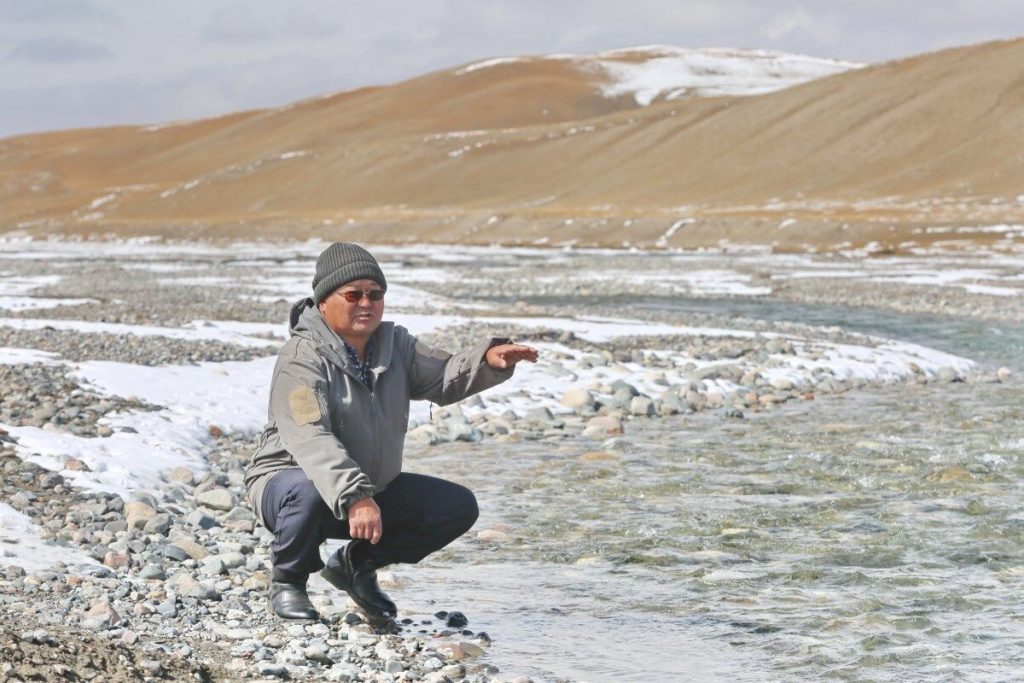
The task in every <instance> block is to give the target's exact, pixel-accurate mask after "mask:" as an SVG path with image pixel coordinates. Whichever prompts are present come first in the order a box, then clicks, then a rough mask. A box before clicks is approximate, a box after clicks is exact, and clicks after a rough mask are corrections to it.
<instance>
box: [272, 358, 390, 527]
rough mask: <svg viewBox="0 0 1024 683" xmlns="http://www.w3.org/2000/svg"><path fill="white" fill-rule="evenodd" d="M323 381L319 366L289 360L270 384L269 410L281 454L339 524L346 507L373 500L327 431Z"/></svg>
mask: <svg viewBox="0 0 1024 683" xmlns="http://www.w3.org/2000/svg"><path fill="white" fill-rule="evenodd" d="M326 378H327V375H326V372H325V369H324V367H323V365H322V361H319V359H318V360H316V361H309V360H304V359H301V358H299V357H297V356H293V357H292V358H290V359H288V360H287V361H285V362H284V364H283V365H282V367H281V368H280V371H279V372H278V374H277V376H276V377H275V378H274V383H273V386H271V388H270V408H271V414H272V415H273V417H274V419H275V421H276V422H277V429H278V434H279V436H280V438H281V444H282V445H283V446H284V448H285V450H287V451H288V453H290V454H291V456H292V458H294V459H295V462H296V463H297V464H298V466H299V467H301V468H302V470H303V472H305V473H306V476H307V477H309V479H310V480H311V481H312V482H313V485H314V486H315V487H316V490H317V491H318V492H319V493H320V497H321V498H323V499H324V502H325V503H327V507H329V508H330V509H331V511H332V512H333V513H334V516H335V517H337V518H338V519H345V518H346V516H347V509H348V506H349V505H351V504H352V503H355V502H356V501H358V500H361V499H363V498H368V497H370V496H372V495H373V484H372V483H371V482H370V478H369V477H367V476H366V474H364V473H363V471H362V470H361V469H360V468H359V465H358V463H356V462H355V461H354V460H353V459H352V458H350V457H349V454H348V451H347V450H346V449H345V447H344V446H343V445H342V443H341V441H339V440H338V438H337V437H336V436H335V435H334V433H333V432H332V430H331V416H330V410H329V409H328V405H327V381H326Z"/></svg>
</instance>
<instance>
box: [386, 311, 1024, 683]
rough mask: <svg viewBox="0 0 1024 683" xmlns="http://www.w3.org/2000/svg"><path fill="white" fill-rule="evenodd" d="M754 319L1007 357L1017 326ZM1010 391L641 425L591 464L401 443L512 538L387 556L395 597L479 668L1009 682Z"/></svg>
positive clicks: (1023, 416)
mask: <svg viewBox="0 0 1024 683" xmlns="http://www.w3.org/2000/svg"><path fill="white" fill-rule="evenodd" d="M700 305H701V306H704V307H708V306H710V305H709V304H708V303H706V302H703V303H701V304H700ZM762 305H763V303H762ZM735 306H736V302H734V301H733V302H721V306H720V309H719V310H710V311H709V312H721V313H728V312H729V311H730V307H735ZM711 308H713V306H711ZM759 310H760V311H761V312H762V313H763V312H764V309H759ZM771 310H772V313H770V314H764V315H762V317H769V316H770V317H773V318H776V319H786V320H793V321H796V322H809V323H814V324H827V325H832V324H842V325H844V326H845V327H847V328H849V329H858V331H870V332H876V333H887V334H888V336H893V337H897V338H902V339H908V340H911V341H916V342H919V343H928V344H929V345H931V346H934V347H936V348H940V349H943V350H946V351H952V352H959V353H963V354H964V355H968V356H969V357H972V358H974V359H976V360H979V361H981V362H983V363H986V364H992V365H999V364H1010V365H1011V367H1013V368H1014V369H1015V370H1016V371H1017V373H1016V375H1015V376H1019V374H1020V372H1019V371H1020V370H1021V369H1024V368H1022V367H1021V365H1022V363H1021V355H1020V349H1021V347H1022V344H1024V333H1022V331H1021V328H1019V327H1015V326H1013V325H995V326H993V325H983V324H978V323H976V322H972V321H955V320H948V321H942V320H939V319H932V320H926V319H923V318H917V319H915V318H908V317H907V316H899V315H897V314H885V313H879V312H871V314H870V315H865V316H864V318H863V320H861V321H860V324H858V322H857V321H856V320H853V321H851V319H850V318H849V315H847V316H846V317H843V315H839V314H838V313H837V314H835V315H833V317H831V318H830V317H829V316H828V315H826V314H825V313H823V312H822V309H821V308H820V307H801V306H792V305H786V304H777V303H776V304H773V305H772V309H771ZM733 312H735V311H733ZM742 313H743V314H745V315H749V317H755V315H754V311H744V312H742ZM839 313H842V311H840V312H839ZM871 326H874V327H871ZM969 351H973V353H969ZM1021 388H1022V385H1021V383H1020V382H1019V380H1013V381H1011V382H1010V383H1006V384H975V383H956V384H942V385H939V384H931V385H905V386H895V387H884V388H877V389H865V390H861V391H857V392H851V393H847V394H843V395H838V396H833V395H830V396H825V397H819V398H818V399H817V400H814V401H808V402H800V403H790V404H787V405H785V406H783V407H781V408H778V409H775V410H773V411H770V412H768V413H759V414H751V415H748V417H747V419H744V420H739V419H727V418H723V417H722V416H721V415H718V414H713V413H705V414H696V415H689V416H677V417H673V418H667V419H661V420H652V421H643V422H640V421H634V422H631V423H630V424H629V425H628V427H627V434H626V436H625V438H624V439H622V441H621V442H620V443H619V444H618V445H617V446H616V447H615V448H613V449H609V450H608V452H607V454H606V455H604V456H600V457H597V458H595V457H594V456H588V457H586V458H583V459H581V458H580V456H581V455H583V454H584V453H587V452H588V451H595V450H600V445H599V444H597V443H594V442H589V441H586V440H582V439H580V440H563V441H556V442H522V443H513V444H498V443H496V442H491V441H485V442H483V443H482V444H459V445H457V446H454V447H453V446H446V447H444V448H439V447H435V448H416V449H410V450H409V452H408V453H407V469H409V470H412V471H421V472H427V473H431V474H436V475H439V476H445V477H449V478H452V479H454V480H457V481H460V482H462V483H465V484H466V485H468V486H470V487H471V488H472V489H473V490H474V491H475V492H476V494H477V497H478V499H479V500H480V503H481V508H482V514H481V519H480V521H479V522H478V523H477V527H476V529H478V530H479V529H485V528H495V527H498V528H505V529H507V533H508V535H509V536H510V537H511V541H510V542H509V543H505V544H486V543H481V542H477V541H472V542H470V541H461V542H459V543H457V544H456V545H454V546H453V547H451V548H450V549H448V550H446V551H444V552H442V553H441V554H439V555H437V556H435V557H433V558H431V559H430V560H428V561H427V562H425V563H424V564H423V565H422V566H420V567H417V568H415V569H412V568H401V569H399V570H398V572H397V574H398V576H399V578H400V579H402V580H404V581H405V582H406V584H407V585H406V586H405V587H402V588H399V589H397V590H395V591H394V592H395V594H396V595H395V597H397V598H398V599H399V600H400V601H401V603H402V606H403V608H407V609H411V610H413V611H418V612H420V613H422V614H427V613H429V612H433V611H436V610H441V609H445V610H451V609H459V610H462V611H464V612H466V613H467V616H469V618H470V627H471V628H473V629H474V630H485V631H487V632H488V633H490V634H491V635H492V636H493V637H494V640H495V642H494V645H493V646H492V648H491V649H490V653H489V655H488V661H490V662H491V663H493V664H496V665H497V666H499V667H500V668H501V670H502V672H503V674H505V675H511V674H527V675H530V676H533V677H534V678H535V680H548V681H554V680H563V679H567V680H584V681H676V680H695V681H704V680H707V681H725V680H729V681H790V680H807V681H818V680H837V681H904V680H913V681H918V680H927V681H961V680H975V681H1010V680H1021V679H1024V606H1022V602H1021V595H1022V592H1024V591H1022V589H1024V511H1022V510H1021V507H1020V501H1021V499H1022V495H1021V494H1022V493H1024V490H1022V489H1024V486H1022V482H1024V405H1022V401H1021V396H1022V393H1021ZM501 525H507V526H505V527H502V526H501ZM471 533H472V532H471Z"/></svg>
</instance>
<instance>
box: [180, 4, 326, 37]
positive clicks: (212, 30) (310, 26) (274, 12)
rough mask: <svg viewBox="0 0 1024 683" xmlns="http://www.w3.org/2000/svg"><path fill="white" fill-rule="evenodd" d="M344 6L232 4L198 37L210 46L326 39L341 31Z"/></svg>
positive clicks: (215, 16)
mask: <svg viewBox="0 0 1024 683" xmlns="http://www.w3.org/2000/svg"><path fill="white" fill-rule="evenodd" d="M345 6H346V5H345V4H344V3H330V4H326V5H325V4H323V3H310V4H304V5H291V4H287V5H286V4H285V3H281V4H278V3H274V4H272V5H266V4H264V5H260V4H259V3H245V4H239V5H232V6H230V7H227V8H224V9H222V10H220V11H218V12H216V13H215V14H214V15H213V16H212V17H211V18H210V21H209V23H207V25H206V27H205V28H204V29H203V31H202V33H201V34H200V39H201V40H203V41H205V42H211V43H255V42H264V41H274V40H281V39H292V40H294V39H296V38H298V39H302V38H329V37H331V36H336V35H338V34H339V33H341V32H342V30H343V29H344V26H345V23H344V21H343V16H342V14H343V10H344V9H345Z"/></svg>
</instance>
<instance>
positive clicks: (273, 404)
mask: <svg viewBox="0 0 1024 683" xmlns="http://www.w3.org/2000/svg"><path fill="white" fill-rule="evenodd" d="M387 288H388V284H387V281H386V280H385V279H384V273H383V272H382V271H381V269H380V266H379V265H378V264H377V261H376V259H374V257H373V256H372V255H371V254H370V253H369V252H368V251H366V250H365V249H363V248H362V247H360V246H358V245H356V244H351V243H346V242H337V243H335V244H332V245H331V246H329V247H328V248H327V249H326V250H324V252H323V253H322V254H320V256H319V258H317V261H316V274H315V275H314V276H313V298H311V299H310V298H308V297H307V298H305V299H302V300H301V301H299V302H297V303H296V304H295V305H294V306H293V307H292V310H291V320H290V323H291V335H292V336H291V338H290V339H289V340H288V342H286V343H285V345H284V347H283V348H282V349H281V352H280V355H279V356H278V359H277V364H276V365H275V367H274V374H273V378H272V380H271V385H270V409H269V421H268V424H267V427H266V429H265V430H264V432H263V435H262V436H261V438H260V440H259V444H258V446H257V448H256V452H255V453H254V455H253V458H252V463H251V464H250V465H249V468H248V470H247V472H246V476H245V484H246V489H247V492H248V498H249V503H250V504H251V505H252V508H253V510H254V511H255V512H256V515H257V516H258V517H259V519H260V520H261V521H262V523H263V525H264V526H265V527H266V528H267V529H268V530H269V531H271V532H272V533H273V534H274V540H273V542H272V543H271V548H270V558H271V562H272V564H273V572H272V575H271V584H270V604H271V606H272V608H273V610H274V612H276V613H277V614H278V615H279V616H281V617H283V618H285V619H316V618H318V616H319V615H318V614H317V611H316V609H315V608H314V607H313V605H312V603H311V602H310V600H309V596H308V595H307V593H306V581H307V579H308V578H309V575H310V573H312V572H315V571H320V574H321V576H323V577H324V578H325V579H326V580H327V581H328V582H330V583H331V584H333V585H334V586H336V587H337V588H338V589H340V590H343V591H345V592H346V593H348V594H349V596H351V598H352V599H353V600H354V601H355V603H356V604H357V605H359V606H360V607H361V608H362V609H363V610H364V611H365V612H366V613H367V614H368V616H370V617H371V618H375V619H393V618H394V617H395V615H396V614H397V608H396V607H395V604H394V603H393V602H392V601H391V599H390V598H388V596H387V595H386V594H385V593H384V592H383V591H382V590H381V589H380V586H379V585H378V584H377V570H378V569H380V568H381V567H385V566H387V565H390V564H396V563H400V562H403V563H409V564H415V563H417V562H419V561H420V560H422V559H423V558H424V557H426V556H427V555H429V554H430V553H432V552H434V551H436V550H439V549H441V548H443V547H444V546H446V545H448V544H449V543H451V542H452V541H453V540H455V539H456V538H458V537H459V536H461V535H462V534H464V533H466V531H468V530H469V528H470V527H472V526H473V523H474V522H475V521H476V518H477V514H478V512H479V511H478V509H477V503H476V498H475V497H474V496H473V494H472V493H471V492H470V491H469V490H468V489H466V488H464V487H462V486H460V485H458V484H455V483H452V482H449V481H445V480H443V479H438V478H436V477H428V476H425V475H422V474H413V473H411V472H402V447H403V444H404V442H405V432H406V429H407V426H408V422H409V401H410V400H413V399H425V400H428V401H433V402H434V403H437V404H439V405H447V404H449V403H454V402H455V401H459V400H461V399H464V398H466V397H467V396H471V395H472V394H475V393H477V392H479V391H483V390H484V389H487V388H489V387H492V386H495V385H496V384H499V383H501V382H503V381H505V380H506V379H508V378H509V377H511V376H512V373H513V371H514V368H515V365H516V363H518V362H519V361H522V360H526V361H530V362H535V361H536V360H537V351H536V350H535V349H533V348H530V347H528V346H522V345H519V344H512V343H510V342H509V340H508V339H488V340H485V341H482V342H481V343H479V344H477V345H476V346H474V347H472V348H470V349H467V350H465V351H462V352H460V353H457V354H455V355H452V354H450V353H447V352H445V351H442V350H440V349H436V348H433V347H431V346H428V345H426V344H424V343H423V342H420V341H419V340H417V339H416V337H414V336H412V335H411V334H409V331H408V330H406V329H405V328H404V327H402V326H400V325H395V324H394V323H392V322H382V316H383V314H384V293H385V292H386V291H387ZM328 538H335V539H350V542H349V543H348V544H347V545H345V546H343V547H342V548H341V549H340V550H338V551H337V552H336V553H335V554H334V555H332V556H331V558H330V559H329V560H328V561H327V564H326V566H325V565H324V563H323V561H322V560H321V559H320V544H321V543H323V542H324V540H325V539H328ZM321 570H322V571H321Z"/></svg>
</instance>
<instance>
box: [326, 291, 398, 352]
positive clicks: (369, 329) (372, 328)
mask: <svg viewBox="0 0 1024 683" xmlns="http://www.w3.org/2000/svg"><path fill="white" fill-rule="evenodd" d="M370 291H382V290H381V286H380V285H378V284H377V283H376V282H374V281H373V280H353V281H352V282H346V283H345V284H343V285H342V286H341V287H338V288H337V289H336V290H334V291H333V292H331V293H330V294H328V295H327V298H326V299H324V300H323V301H321V302H320V313H321V314H322V315H323V316H324V320H326V321H327V324H328V325H330V326H331V329H332V330H334V331H335V332H337V333H338V334H339V335H340V336H341V337H342V338H343V339H344V340H345V341H347V342H349V343H350V344H351V343H352V342H354V341H366V340H368V339H369V338H370V335H372V334H373V333H374V332H376V331H377V328H378V327H379V326H380V321H381V318H382V317H383V316H384V299H379V300H378V301H373V300H371V299H370V297H369V296H367V295H366V294H365V292H370ZM348 292H363V295H362V296H360V297H359V298H358V299H357V300H355V301H349V300H348V299H346V297H345V294H346V293H348ZM349 296H350V298H355V297H353V296H352V295H351V294H350V295H349Z"/></svg>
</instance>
